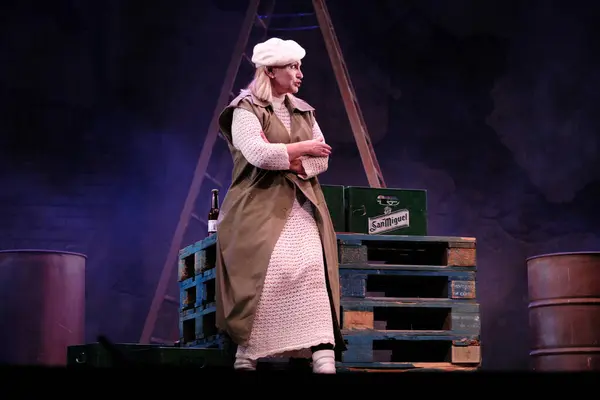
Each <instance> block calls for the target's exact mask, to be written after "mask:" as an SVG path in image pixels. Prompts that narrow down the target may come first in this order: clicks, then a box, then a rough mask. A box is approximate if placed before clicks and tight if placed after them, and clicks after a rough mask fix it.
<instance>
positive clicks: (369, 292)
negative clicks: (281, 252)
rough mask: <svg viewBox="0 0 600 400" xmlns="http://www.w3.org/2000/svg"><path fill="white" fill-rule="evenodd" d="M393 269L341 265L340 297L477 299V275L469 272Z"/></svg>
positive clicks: (435, 269)
mask: <svg viewBox="0 0 600 400" xmlns="http://www.w3.org/2000/svg"><path fill="white" fill-rule="evenodd" d="M394 267H395V268H392V267H390V266H388V267H381V266H377V265H369V266H365V267H363V268H354V267H352V266H340V285H341V288H340V292H341V295H342V297H359V298H364V297H394V298H399V297H403V298H445V299H462V300H472V299H475V298H476V274H475V272H474V271H472V270H460V269H446V268H444V269H442V268H436V267H431V268H423V269H421V268H415V267H414V266H394Z"/></svg>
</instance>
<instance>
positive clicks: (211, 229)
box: [208, 219, 217, 233]
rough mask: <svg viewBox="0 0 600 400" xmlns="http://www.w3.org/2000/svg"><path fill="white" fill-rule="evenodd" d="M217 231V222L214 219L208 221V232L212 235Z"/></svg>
mask: <svg viewBox="0 0 600 400" xmlns="http://www.w3.org/2000/svg"><path fill="white" fill-rule="evenodd" d="M216 231H217V221H216V220H214V219H209V220H208V232H210V233H214V232H216Z"/></svg>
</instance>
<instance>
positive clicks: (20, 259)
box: [0, 250, 87, 366]
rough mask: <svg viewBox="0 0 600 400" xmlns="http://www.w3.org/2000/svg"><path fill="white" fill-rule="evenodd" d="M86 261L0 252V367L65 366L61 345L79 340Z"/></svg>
mask: <svg viewBox="0 0 600 400" xmlns="http://www.w3.org/2000/svg"><path fill="white" fill-rule="evenodd" d="M86 260H87V257H86V256H85V255H82V254H78V253H69V252H59V251H47V250H4V251H0V304H1V306H0V326H1V329H0V364H4V365H42V366H65V365H66V364H67V347H68V346H71V345H75V344H82V343H83V340H84V328H85V321H84V320H85V265H86Z"/></svg>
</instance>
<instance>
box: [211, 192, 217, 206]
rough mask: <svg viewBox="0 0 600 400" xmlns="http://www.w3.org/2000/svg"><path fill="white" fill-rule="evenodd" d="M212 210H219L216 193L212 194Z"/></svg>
mask: <svg viewBox="0 0 600 400" xmlns="http://www.w3.org/2000/svg"><path fill="white" fill-rule="evenodd" d="M211 207H212V208H219V195H218V194H217V193H213V194H212V205H211Z"/></svg>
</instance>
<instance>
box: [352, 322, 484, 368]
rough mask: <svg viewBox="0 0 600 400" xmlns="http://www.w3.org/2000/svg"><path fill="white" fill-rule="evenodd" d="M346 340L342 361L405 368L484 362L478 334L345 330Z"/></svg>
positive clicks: (475, 365)
mask: <svg viewBox="0 0 600 400" xmlns="http://www.w3.org/2000/svg"><path fill="white" fill-rule="evenodd" d="M344 340H345V341H346V342H347V346H348V350H347V351H345V352H344V353H343V354H342V360H341V362H342V364H352V363H364V364H372V363H379V362H386V363H394V364H396V366H397V367H399V368H402V367H401V364H407V363H408V364H413V363H449V364H461V365H463V364H469V365H470V367H472V368H476V367H478V366H479V364H480V362H481V353H480V341H479V335H478V334H462V335H461V334H451V333H447V332H443V331H423V332H407V331H379V330H369V331H355V332H352V333H348V332H345V334H344ZM390 365H393V364H390Z"/></svg>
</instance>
